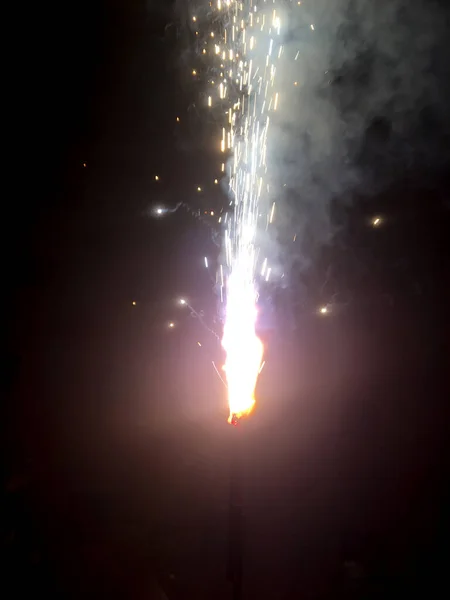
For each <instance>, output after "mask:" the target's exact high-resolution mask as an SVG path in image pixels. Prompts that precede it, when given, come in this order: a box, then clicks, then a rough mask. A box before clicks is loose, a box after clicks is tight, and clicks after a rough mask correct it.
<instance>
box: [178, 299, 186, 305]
mask: <svg viewBox="0 0 450 600" xmlns="http://www.w3.org/2000/svg"><path fill="white" fill-rule="evenodd" d="M178 302H179V304H181V305H182V306H185V305H186V304H187V301H186V300H185V299H184V298H180V299H179V300H178Z"/></svg>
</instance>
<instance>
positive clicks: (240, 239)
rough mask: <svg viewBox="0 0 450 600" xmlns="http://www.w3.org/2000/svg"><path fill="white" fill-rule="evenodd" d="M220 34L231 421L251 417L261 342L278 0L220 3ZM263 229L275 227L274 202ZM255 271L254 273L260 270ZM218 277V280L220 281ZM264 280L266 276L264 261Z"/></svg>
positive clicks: (217, 88)
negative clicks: (260, 241)
mask: <svg viewBox="0 0 450 600" xmlns="http://www.w3.org/2000/svg"><path fill="white" fill-rule="evenodd" d="M215 10H216V13H217V15H216V16H217V17H218V19H216V22H217V23H218V24H219V25H218V29H219V31H211V32H210V37H211V44H213V45H214V54H215V56H216V65H217V69H216V70H217V75H218V77H217V79H216V77H215V78H214V80H215V81H214V88H213V90H212V91H211V93H209V94H208V101H207V103H208V107H214V106H215V104H218V105H219V106H220V107H221V108H222V110H223V114H224V115H225V116H226V119H225V121H226V122H225V123H224V125H223V127H222V130H221V136H220V139H219V147H220V150H221V151H222V152H223V153H226V154H229V156H230V160H229V161H228V165H227V167H228V169H227V175H228V181H229V192H230V198H231V203H232V207H233V209H232V215H231V218H230V219H228V220H227V222H226V225H225V235H224V240H225V242H224V244H225V257H226V260H225V265H224V266H225V269H222V271H223V270H225V271H226V274H227V275H226V278H225V283H224V285H225V293H223V290H221V297H223V298H224V300H225V302H226V310H225V324H224V335H223V339H222V345H223V347H224V349H225V352H226V363H225V373H226V379H227V385H228V402H229V408H230V419H229V420H230V422H234V421H235V419H236V418H240V417H241V416H243V415H246V414H248V413H249V412H250V411H251V410H252V408H253V406H254V403H255V399H254V390H255V386H256V381H257V378H258V374H259V372H260V366H261V363H262V359H263V344H262V342H261V341H260V340H259V339H258V336H257V335H256V329H255V328H256V319H257V307H256V303H257V283H256V271H257V269H258V265H257V260H258V252H257V249H256V243H257V233H258V229H259V227H260V223H259V215H260V210H261V207H262V206H263V205H264V204H265V205H267V204H268V198H267V197H266V198H263V196H264V193H265V192H268V190H269V185H268V179H267V177H268V167H267V163H266V157H267V144H268V140H269V139H270V138H269V125H270V119H271V116H272V113H274V112H275V111H276V110H277V109H278V108H279V106H280V97H279V92H278V90H277V88H276V72H277V68H278V63H279V61H280V59H281V57H282V54H283V46H282V44H281V37H280V32H281V19H280V16H279V14H278V11H277V2H273V3H271V4H270V5H269V4H268V3H266V2H264V1H258V0H245V1H240V2H237V1H235V0H217V4H216V9H215ZM264 212H265V213H267V214H266V217H265V219H264V221H263V229H266V228H267V226H268V225H269V223H272V221H273V219H274V214H275V202H272V203H271V206H270V210H269V211H264ZM258 270H259V269H258ZM222 271H221V280H222V279H223V278H222ZM263 272H264V278H265V279H266V281H267V280H268V279H269V277H270V272H271V269H270V267H268V265H267V258H266V259H265V260H264V266H263Z"/></svg>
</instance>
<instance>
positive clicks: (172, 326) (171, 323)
mask: <svg viewBox="0 0 450 600" xmlns="http://www.w3.org/2000/svg"><path fill="white" fill-rule="evenodd" d="M168 327H169V329H173V328H174V327H175V323H174V322H173V321H171V322H170V323H169V325H168Z"/></svg>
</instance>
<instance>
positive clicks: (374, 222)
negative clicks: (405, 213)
mask: <svg viewBox="0 0 450 600" xmlns="http://www.w3.org/2000/svg"><path fill="white" fill-rule="evenodd" d="M372 225H373V226H374V227H379V226H380V225H381V217H374V218H373V219H372Z"/></svg>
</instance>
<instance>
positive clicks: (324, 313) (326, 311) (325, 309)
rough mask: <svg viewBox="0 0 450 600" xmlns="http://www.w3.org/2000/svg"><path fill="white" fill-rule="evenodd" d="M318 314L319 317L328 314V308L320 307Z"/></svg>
mask: <svg viewBox="0 0 450 600" xmlns="http://www.w3.org/2000/svg"><path fill="white" fill-rule="evenodd" d="M319 312H320V314H321V315H326V314H327V313H328V307H327V306H321V307H320V309H319Z"/></svg>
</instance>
